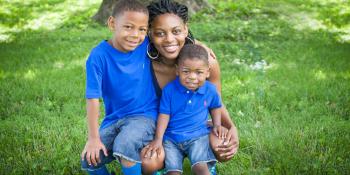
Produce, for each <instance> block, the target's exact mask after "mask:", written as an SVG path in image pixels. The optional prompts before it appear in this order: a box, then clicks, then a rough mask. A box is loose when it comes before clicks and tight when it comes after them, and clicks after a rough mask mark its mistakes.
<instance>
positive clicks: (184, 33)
mask: <svg viewBox="0 0 350 175" xmlns="http://www.w3.org/2000/svg"><path fill="white" fill-rule="evenodd" d="M148 10H149V24H150V25H149V26H150V28H149V30H150V31H149V37H150V41H151V43H150V45H149V47H148V55H149V57H150V58H151V59H152V65H153V70H154V75H155V78H156V81H155V85H156V86H157V87H158V90H157V91H158V92H161V89H162V88H163V87H164V86H165V85H166V84H167V83H169V82H170V81H172V80H174V79H175V78H176V69H175V63H176V58H177V56H178V54H179V52H180V50H181V48H182V47H183V46H184V45H185V44H193V43H194V41H195V40H194V39H193V36H192V35H191V33H190V31H189V29H188V26H187V22H188V9H187V7H186V6H185V5H181V4H179V3H176V2H173V1H171V0H160V1H157V2H153V3H151V4H150V5H149V6H148ZM209 61H210V77H209V79H208V80H209V81H211V82H212V83H214V84H215V85H216V87H217V89H218V92H219V93H221V82H220V67H219V64H218V62H217V60H216V59H215V56H213V54H211V55H210V58H209ZM222 125H223V126H224V127H226V128H228V133H227V137H226V143H227V144H226V145H221V146H219V147H216V148H213V149H214V152H215V153H216V155H217V158H218V159H219V160H221V161H227V160H229V159H231V158H232V157H233V156H234V154H235V153H236V152H237V149H238V145H239V141H238V133H237V129H236V127H235V125H234V124H233V122H232V121H231V119H230V116H229V113H228V111H227V109H226V107H222ZM146 149H147V148H146Z"/></svg>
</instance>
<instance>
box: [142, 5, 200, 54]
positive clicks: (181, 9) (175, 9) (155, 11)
mask: <svg viewBox="0 0 350 175" xmlns="http://www.w3.org/2000/svg"><path fill="white" fill-rule="evenodd" d="M147 8H148V12H149V22H148V23H149V27H151V24H152V22H153V20H154V19H155V18H156V17H157V16H160V15H163V14H167V13H171V14H175V15H177V16H179V17H180V18H181V19H182V20H183V22H184V23H187V22H188V20H189V17H188V8H187V6H186V5H183V4H180V3H178V2H175V1H173V0H157V1H154V2H151V3H150V4H149V5H148V6H147ZM185 44H194V37H193V35H192V33H191V31H190V30H188V36H187V37H186V41H185ZM148 52H149V55H153V56H154V55H157V54H158V51H157V49H156V48H155V47H154V45H153V44H152V43H150V46H149V48H148ZM150 57H151V56H150Z"/></svg>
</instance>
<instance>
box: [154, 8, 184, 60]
mask: <svg viewBox="0 0 350 175" xmlns="http://www.w3.org/2000/svg"><path fill="white" fill-rule="evenodd" d="M150 32H151V39H152V42H153V44H154V46H155V47H156V49H157V50H158V51H159V54H160V55H161V56H163V57H164V58H166V59H176V58H177V56H178V55H179V53H180V50H181V48H182V47H183V46H184V44H185V39H186V37H187V35H188V29H187V25H186V24H185V23H184V22H183V20H182V19H181V18H180V17H179V16H177V15H175V14H171V13H166V14H162V15H159V16H157V17H156V18H155V19H154V20H153V22H152V24H151V29H150Z"/></svg>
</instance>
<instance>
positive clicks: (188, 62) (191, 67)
mask: <svg viewBox="0 0 350 175" xmlns="http://www.w3.org/2000/svg"><path fill="white" fill-rule="evenodd" d="M177 75H178V76H179V78H180V83H181V84H182V85H183V86H185V87H186V88H187V89H190V90H192V91H195V90H197V89H198V88H199V87H201V86H202V85H203V84H204V82H205V80H206V79H207V78H208V77H209V67H208V65H207V64H206V63H205V62H204V61H202V60H199V59H184V60H183V61H181V62H180V63H179V65H178V68H177Z"/></svg>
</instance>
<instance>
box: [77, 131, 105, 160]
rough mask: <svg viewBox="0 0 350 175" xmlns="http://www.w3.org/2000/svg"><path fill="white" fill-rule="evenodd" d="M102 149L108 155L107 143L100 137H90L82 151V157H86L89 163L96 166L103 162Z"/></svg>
mask: <svg viewBox="0 0 350 175" xmlns="http://www.w3.org/2000/svg"><path fill="white" fill-rule="evenodd" d="M100 150H102V151H103V153H104V155H105V156H107V155H108V154H107V149H106V147H105V145H104V144H103V143H102V142H101V140H100V139H99V138H98V139H88V141H87V142H86V145H85V148H84V150H83V152H82V153H81V159H82V160H84V159H85V158H86V161H87V162H88V164H89V165H91V164H93V165H94V166H96V165H97V164H98V163H100V162H101V159H100ZM85 155H86V156H85Z"/></svg>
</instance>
